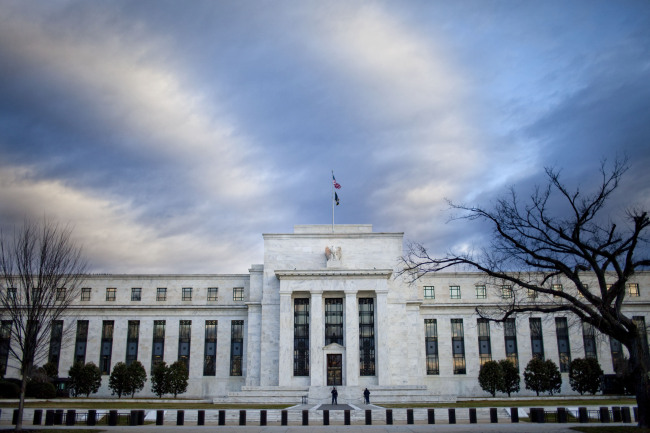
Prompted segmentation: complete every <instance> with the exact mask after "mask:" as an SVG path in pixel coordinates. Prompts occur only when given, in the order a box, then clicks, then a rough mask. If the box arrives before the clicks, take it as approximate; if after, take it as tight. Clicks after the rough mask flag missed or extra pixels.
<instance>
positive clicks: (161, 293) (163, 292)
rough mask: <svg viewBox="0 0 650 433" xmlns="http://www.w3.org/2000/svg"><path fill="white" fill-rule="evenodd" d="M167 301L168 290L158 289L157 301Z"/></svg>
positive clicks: (164, 288)
mask: <svg viewBox="0 0 650 433" xmlns="http://www.w3.org/2000/svg"><path fill="white" fill-rule="evenodd" d="M166 300H167V288H166V287H158V288H157V289H156V301H166Z"/></svg>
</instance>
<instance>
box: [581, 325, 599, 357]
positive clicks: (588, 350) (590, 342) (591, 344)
mask: <svg viewBox="0 0 650 433" xmlns="http://www.w3.org/2000/svg"><path fill="white" fill-rule="evenodd" d="M582 341H583V342H584V346H585V358H594V359H596V360H597V359H598V355H597V354H596V331H595V330H594V326H593V325H592V324H590V323H587V322H582Z"/></svg>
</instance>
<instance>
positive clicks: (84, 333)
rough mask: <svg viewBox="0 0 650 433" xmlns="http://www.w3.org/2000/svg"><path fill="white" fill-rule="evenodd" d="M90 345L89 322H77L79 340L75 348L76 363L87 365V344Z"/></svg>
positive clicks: (77, 339) (76, 341)
mask: <svg viewBox="0 0 650 433" xmlns="http://www.w3.org/2000/svg"><path fill="white" fill-rule="evenodd" d="M87 343H88V321H87V320H77V338H76V340H75V348H74V362H80V363H82V364H85V363H86V344H87Z"/></svg>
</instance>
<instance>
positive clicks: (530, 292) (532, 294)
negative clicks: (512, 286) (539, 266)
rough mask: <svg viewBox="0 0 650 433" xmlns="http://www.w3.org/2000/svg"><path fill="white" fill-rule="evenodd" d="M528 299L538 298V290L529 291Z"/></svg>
mask: <svg viewBox="0 0 650 433" xmlns="http://www.w3.org/2000/svg"><path fill="white" fill-rule="evenodd" d="M528 297H529V298H530V299H535V298H536V297H537V290H533V289H528Z"/></svg>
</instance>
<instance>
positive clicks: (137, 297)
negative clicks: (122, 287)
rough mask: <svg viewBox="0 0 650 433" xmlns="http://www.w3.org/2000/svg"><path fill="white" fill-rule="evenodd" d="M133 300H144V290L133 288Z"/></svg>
mask: <svg viewBox="0 0 650 433" xmlns="http://www.w3.org/2000/svg"><path fill="white" fill-rule="evenodd" d="M131 300H132V301H141V300H142V288H141V287H133V288H131Z"/></svg>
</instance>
